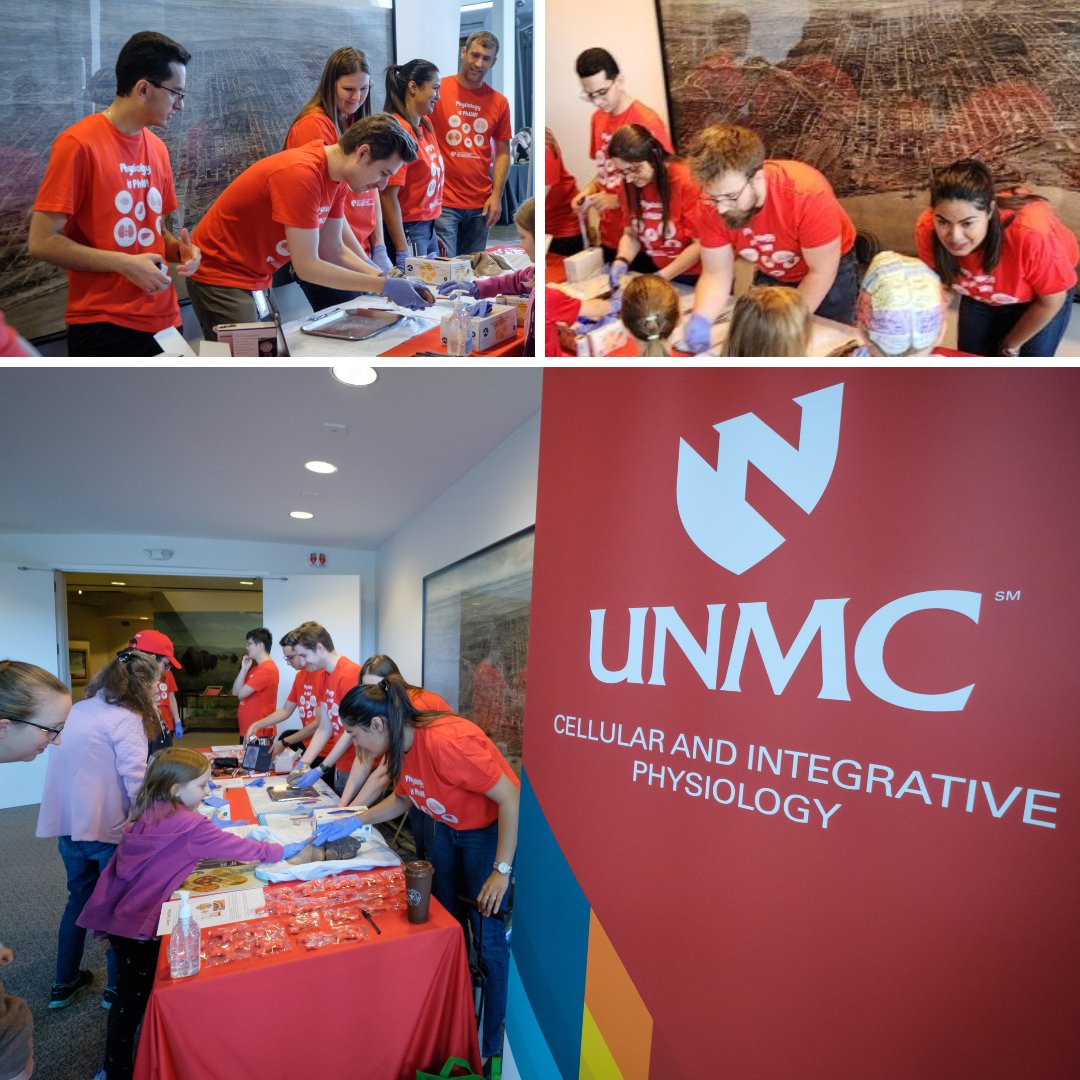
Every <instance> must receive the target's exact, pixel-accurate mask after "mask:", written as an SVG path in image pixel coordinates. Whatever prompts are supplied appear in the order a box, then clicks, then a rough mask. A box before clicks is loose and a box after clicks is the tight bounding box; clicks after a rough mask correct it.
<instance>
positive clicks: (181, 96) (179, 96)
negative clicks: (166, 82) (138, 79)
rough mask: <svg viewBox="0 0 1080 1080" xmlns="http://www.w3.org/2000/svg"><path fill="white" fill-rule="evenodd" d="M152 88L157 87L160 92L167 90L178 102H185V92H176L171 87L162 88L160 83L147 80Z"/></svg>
mask: <svg viewBox="0 0 1080 1080" xmlns="http://www.w3.org/2000/svg"><path fill="white" fill-rule="evenodd" d="M146 81H147V82H148V83H149V84H150V85H151V86H156V87H157V88H158V89H159V90H165V91H167V92H168V93H170V94H172V95H173V97H174V98H175V99H176V100H177V101H183V100H184V97H185V94H184V91H183V90H174V89H173V88H172V87H171V86H162V85H161V83H159V82H154V80H153V79H147V80H146Z"/></svg>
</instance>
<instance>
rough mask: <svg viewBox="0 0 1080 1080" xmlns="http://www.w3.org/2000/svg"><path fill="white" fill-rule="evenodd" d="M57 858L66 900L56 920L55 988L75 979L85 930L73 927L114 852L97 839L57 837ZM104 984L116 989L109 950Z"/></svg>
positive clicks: (114, 962)
mask: <svg viewBox="0 0 1080 1080" xmlns="http://www.w3.org/2000/svg"><path fill="white" fill-rule="evenodd" d="M57 844H58V846H59V848H60V858H61V859H63V860H64V870H65V871H66V872H67V887H68V901H67V906H66V907H65V908H64V914H63V915H62V916H61V918H60V936H59V941H58V943H57V949H56V985H57V986H70V985H71V984H72V983H73V982H75V980H76V979H77V978H78V977H79V968H80V966H81V964H82V957H83V946H84V945H85V943H86V931H85V930H84V929H83V928H82V927H81V926H76V925H75V920H76V919H77V918H78V917H79V916H80V915H81V914H82V909H83V908H84V907H86V901H87V900H89V899H90V894H91V893H92V892H93V891H94V886H95V885H96V884H97V880H98V878H99V877H100V876H101V872H102V871H103V870H104V869H105V867H106V866H107V865H108V863H109V860H110V859H111V858H112V857H113V853H114V852H115V851H116V844H103V843H101V842H99V841H97V840H72V839H71V837H70V836H61V837H59V838H58V840H57ZM106 956H107V978H106V985H107V986H109V987H115V986H116V954H115V953H114V952H113V951H112V949H109V951H108V953H107V954H106Z"/></svg>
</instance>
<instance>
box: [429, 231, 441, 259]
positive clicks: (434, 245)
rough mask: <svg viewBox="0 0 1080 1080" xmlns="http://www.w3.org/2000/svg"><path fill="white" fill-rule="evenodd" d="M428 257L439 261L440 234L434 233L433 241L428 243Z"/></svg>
mask: <svg viewBox="0 0 1080 1080" xmlns="http://www.w3.org/2000/svg"><path fill="white" fill-rule="evenodd" d="M427 257H428V258H429V259H437V258H438V257H439V235H438V233H432V234H431V239H430V240H429V241H428V249H427Z"/></svg>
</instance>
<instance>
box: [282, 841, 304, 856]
mask: <svg viewBox="0 0 1080 1080" xmlns="http://www.w3.org/2000/svg"><path fill="white" fill-rule="evenodd" d="M310 843H311V841H310V840H297V841H296V843H295V844H286V845H285V854H284V855H282V856H281V857H282V858H283V859H291V858H292V857H293V856H294V855H299V854H300V852H301V851H303V850H304V848H306V847H307V846H308V844H310Z"/></svg>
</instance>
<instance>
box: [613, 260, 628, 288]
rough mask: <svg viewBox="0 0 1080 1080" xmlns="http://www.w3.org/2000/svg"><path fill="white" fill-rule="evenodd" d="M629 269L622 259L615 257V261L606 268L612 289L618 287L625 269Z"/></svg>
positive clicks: (624, 274) (624, 275)
mask: <svg viewBox="0 0 1080 1080" xmlns="http://www.w3.org/2000/svg"><path fill="white" fill-rule="evenodd" d="M629 269H630V267H629V266H627V265H626V263H625V262H623V260H622V259H616V260H615V262H613V263H612V264H611V267H610V268H609V269H608V278H609V280H610V281H611V287H612V288H613V289H617V288H618V287H619V282H620V281H622V279H623V278H624V277H626V271H627V270H629Z"/></svg>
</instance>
